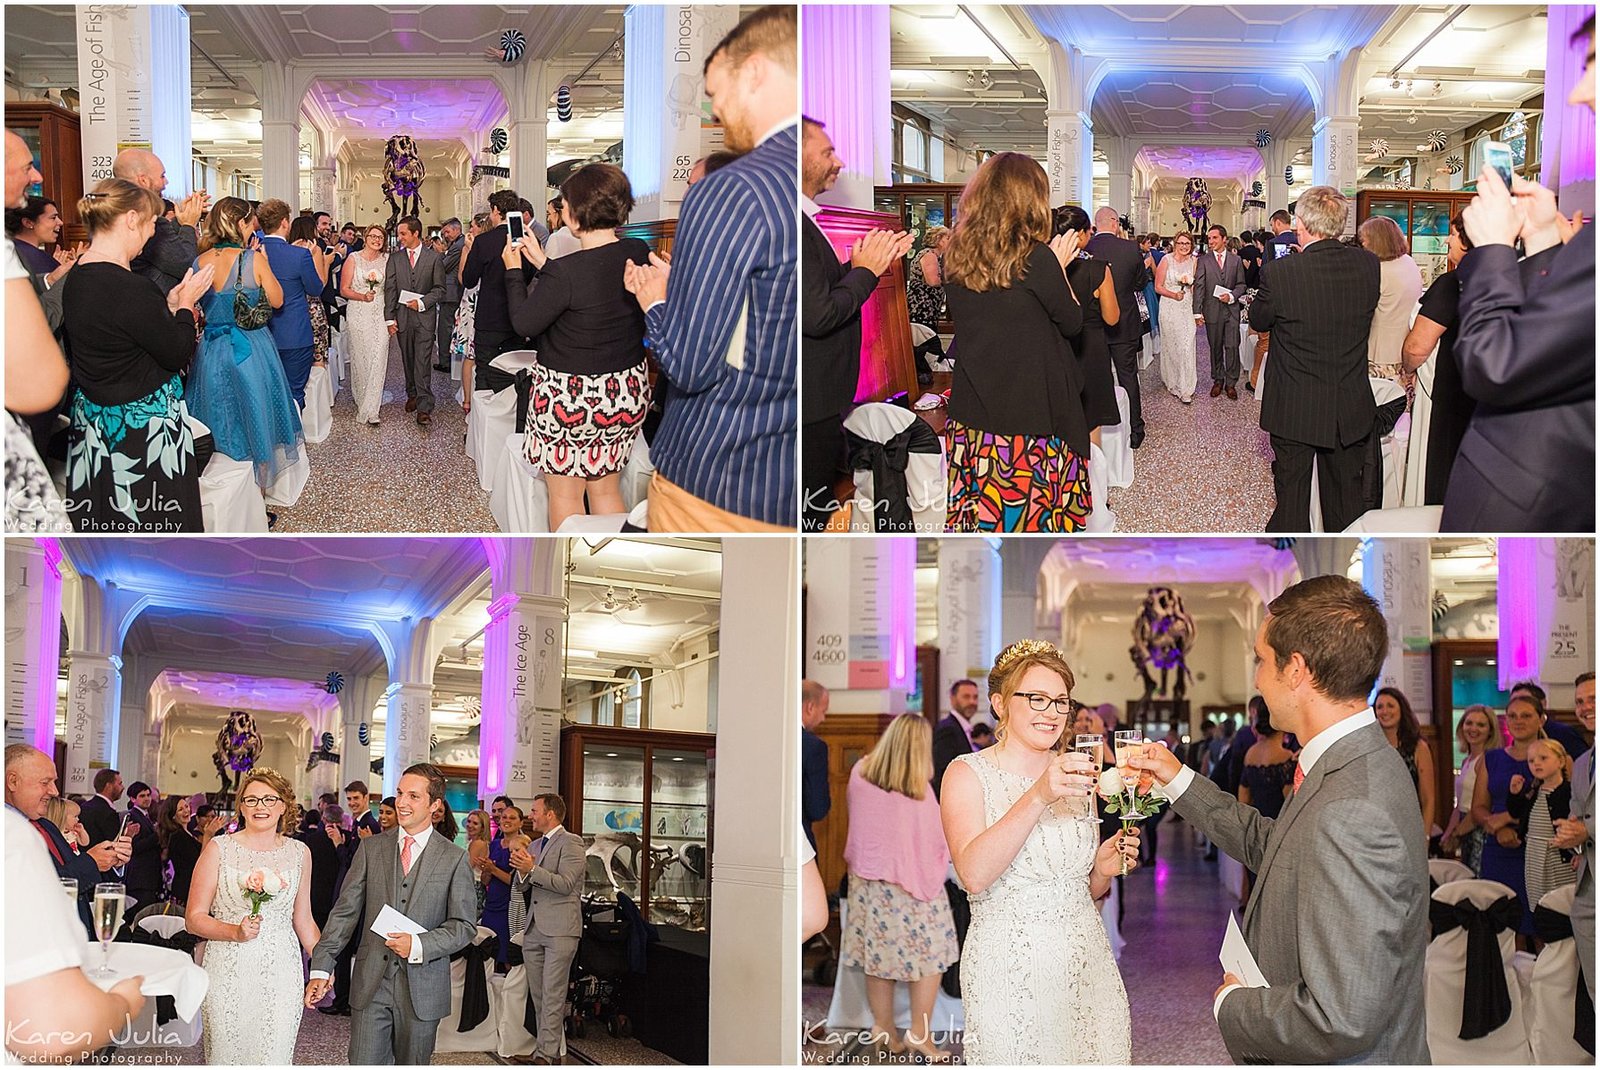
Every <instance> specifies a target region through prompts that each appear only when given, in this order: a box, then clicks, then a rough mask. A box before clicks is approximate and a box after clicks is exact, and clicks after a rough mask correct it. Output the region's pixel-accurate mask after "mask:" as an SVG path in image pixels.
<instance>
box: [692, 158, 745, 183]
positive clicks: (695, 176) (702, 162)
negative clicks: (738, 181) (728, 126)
mask: <svg viewBox="0 0 1600 1070" xmlns="http://www.w3.org/2000/svg"><path fill="white" fill-rule="evenodd" d="M738 158H739V154H738V153H737V152H726V151H717V152H712V153H707V154H706V155H704V156H702V157H700V158H699V159H698V160H696V161H695V162H694V165H693V166H692V167H690V168H689V178H688V181H687V184H688V185H690V186H692V185H694V184H695V183H696V182H699V181H700V180H701V179H703V178H705V177H706V176H707V175H714V174H716V173H717V172H718V171H720V170H722V169H723V168H724V167H726V166H728V165H729V164H730V163H732V162H733V161H735V160H737V159H738Z"/></svg>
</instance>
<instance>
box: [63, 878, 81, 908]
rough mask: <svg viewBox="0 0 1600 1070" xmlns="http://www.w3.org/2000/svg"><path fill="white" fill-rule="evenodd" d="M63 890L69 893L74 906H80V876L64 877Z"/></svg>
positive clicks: (68, 896)
mask: <svg viewBox="0 0 1600 1070" xmlns="http://www.w3.org/2000/svg"><path fill="white" fill-rule="evenodd" d="M61 890H62V891H63V892H66V893H67V898H68V899H70V900H71V901H72V908H73V909H74V910H76V909H77V908H78V878H76V877H62V878H61Z"/></svg>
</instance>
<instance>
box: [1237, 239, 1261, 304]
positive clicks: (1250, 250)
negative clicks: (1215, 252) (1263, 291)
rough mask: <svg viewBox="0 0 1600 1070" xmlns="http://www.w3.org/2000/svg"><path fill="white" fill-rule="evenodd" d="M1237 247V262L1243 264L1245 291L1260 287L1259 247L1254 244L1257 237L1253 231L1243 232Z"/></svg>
mask: <svg viewBox="0 0 1600 1070" xmlns="http://www.w3.org/2000/svg"><path fill="white" fill-rule="evenodd" d="M1241 237H1242V238H1243V241H1242V243H1241V244H1240V246H1239V249H1238V253H1239V260H1240V261H1241V262H1242V263H1243V264H1244V284H1245V288H1246V289H1250V290H1254V289H1255V288H1256V287H1257V286H1260V285H1261V247H1260V246H1259V245H1257V244H1256V242H1257V240H1258V239H1257V236H1256V234H1255V232H1254V231H1249V230H1247V231H1245V232H1244V234H1242V235H1241Z"/></svg>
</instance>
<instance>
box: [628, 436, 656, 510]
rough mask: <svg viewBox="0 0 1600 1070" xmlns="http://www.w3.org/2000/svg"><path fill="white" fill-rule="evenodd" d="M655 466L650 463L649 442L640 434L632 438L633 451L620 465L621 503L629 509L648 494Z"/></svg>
mask: <svg viewBox="0 0 1600 1070" xmlns="http://www.w3.org/2000/svg"><path fill="white" fill-rule="evenodd" d="M655 474H656V466H655V465H653V464H651V463H650V444H649V443H647V442H646V441H645V440H644V436H643V435H640V436H639V437H638V438H636V439H634V442H633V452H632V453H630V454H628V460H627V463H625V464H624V465H623V466H622V504H623V505H626V506H627V507H628V508H629V509H632V508H633V507H634V506H636V505H638V504H639V503H640V502H642V501H644V500H645V499H646V498H648V497H649V496H650V477H651V476H653V475H655Z"/></svg>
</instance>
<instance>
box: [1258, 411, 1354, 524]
mask: <svg viewBox="0 0 1600 1070" xmlns="http://www.w3.org/2000/svg"><path fill="white" fill-rule="evenodd" d="M1368 437H1370V436H1368ZM1272 454H1273V457H1272V489H1273V492H1274V493H1275V494H1276V495H1277V496H1278V504H1277V506H1276V507H1275V508H1274V509H1273V510H1272V519H1270V520H1268V521H1267V530H1268V531H1270V532H1288V533H1295V532H1306V531H1309V530H1311V465H1312V464H1313V463H1315V464H1316V466H1317V491H1318V494H1319V495H1320V498H1321V502H1322V529H1323V530H1324V531H1330V532H1331V531H1343V530H1344V529H1345V528H1347V527H1349V526H1350V525H1351V524H1353V523H1354V522H1355V521H1356V520H1358V519H1359V518H1360V517H1361V514H1362V513H1364V512H1365V511H1366V508H1365V505H1364V503H1363V500H1362V493H1361V474H1362V471H1363V469H1364V468H1365V466H1366V457H1367V438H1365V437H1364V438H1362V439H1361V441H1359V442H1355V443H1352V444H1351V445H1348V446H1335V447H1334V448H1333V449H1320V448H1318V447H1316V446H1312V445H1308V444H1307V443H1304V442H1295V441H1294V440H1292V439H1287V438H1281V437H1280V436H1278V435H1273V436H1272Z"/></svg>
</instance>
